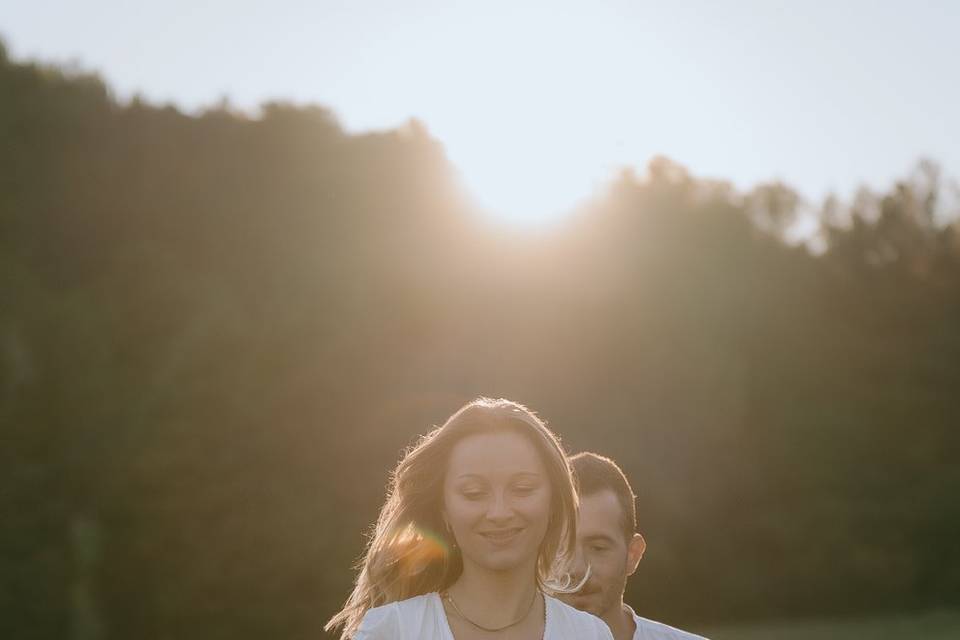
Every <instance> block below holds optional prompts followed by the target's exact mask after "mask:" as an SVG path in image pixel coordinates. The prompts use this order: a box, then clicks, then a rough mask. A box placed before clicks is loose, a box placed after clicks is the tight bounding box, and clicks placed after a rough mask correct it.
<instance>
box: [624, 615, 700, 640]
mask: <svg viewBox="0 0 960 640" xmlns="http://www.w3.org/2000/svg"><path fill="white" fill-rule="evenodd" d="M630 611H631V612H633V609H631V610H630ZM633 621H634V622H635V623H636V625H637V630H636V632H635V633H634V634H633V640H706V638H704V637H703V636H698V635H697V634H695V633H690V632H688V631H681V630H680V629H677V628H674V627H671V626H670V625H668V624H663V623H662V622H657V621H656V620H648V619H646V618H641V617H640V616H638V615H637V614H636V613H635V612H633Z"/></svg>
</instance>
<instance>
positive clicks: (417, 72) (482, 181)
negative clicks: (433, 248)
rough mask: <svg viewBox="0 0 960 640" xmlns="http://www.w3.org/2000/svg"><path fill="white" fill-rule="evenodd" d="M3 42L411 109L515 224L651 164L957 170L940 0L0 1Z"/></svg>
mask: <svg viewBox="0 0 960 640" xmlns="http://www.w3.org/2000/svg"><path fill="white" fill-rule="evenodd" d="M0 37H2V38H3V39H4V41H5V43H6V46H7V48H8V50H9V52H10V54H11V55H12V56H13V57H14V58H15V59H19V60H24V59H33V60H40V61H44V62H54V63H70V64H78V65H79V66H80V67H81V68H83V69H87V70H91V71H96V72H98V73H100V74H101V75H102V76H103V77H104V79H105V80H106V81H107V82H108V84H109V85H110V86H111V87H112V89H113V90H114V92H115V94H116V96H117V97H118V98H119V99H121V100H126V99H129V98H130V97H131V96H132V95H134V94H136V93H140V94H141V95H142V96H144V97H145V98H146V99H148V100H150V101H152V102H156V103H161V104H165V103H174V104H176V105H178V106H179V107H180V108H182V109H183V110H185V111H187V112H190V113H197V112H199V111H201V110H202V109H203V108H204V107H205V106H209V105H212V104H214V103H217V102H218V101H220V100H221V99H222V98H224V97H226V98H228V99H229V101H230V103H231V104H232V105H234V106H235V107H237V108H241V109H244V110H247V111H249V112H250V113H255V112H256V109H257V107H258V105H260V104H261V103H262V102H264V101H267V100H276V99H281V100H287V101H292V102H296V103H299V104H306V103H317V104H321V105H324V106H326V107H328V108H330V109H332V110H333V111H334V112H335V113H336V114H337V116H338V118H339V119H340V122H341V123H342V124H343V125H344V127H345V128H346V129H347V130H349V131H351V132H361V131H367V130H382V129H389V128H394V127H397V126H400V125H402V124H404V123H405V122H407V121H408V120H409V119H410V118H417V119H418V120H420V121H422V122H423V123H424V124H425V125H426V127H427V129H428V130H429V131H430V133H431V134H432V135H433V136H434V137H436V138H437V139H439V140H440V141H441V142H442V143H443V144H444V147H445V149H446V151H447V155H448V157H449V158H450V160H451V162H452V163H453V164H454V166H455V167H456V168H457V170H458V172H459V174H460V178H461V181H462V183H463V185H464V186H465V188H466V189H467V190H468V192H469V193H470V194H471V195H472V196H473V197H474V198H475V199H476V201H477V203H478V204H479V205H480V206H481V207H483V208H484V209H485V210H487V211H489V212H490V213H491V215H492V216H494V218H496V219H499V220H502V221H508V222H515V223H518V224H540V223H543V222H547V221H550V220H554V219H558V217H560V216H562V215H563V214H564V213H565V212H567V211H570V210H572V209H573V208H574V207H575V206H576V205H577V204H578V203H579V202H581V201H582V200H583V199H585V198H588V197H590V196H591V195H592V194H594V193H595V192H596V190H597V189H600V188H602V187H603V186H604V185H605V184H606V183H607V182H609V181H610V180H611V179H612V178H613V177H614V176H616V174H617V173H618V172H619V171H620V170H621V169H622V168H623V167H633V168H635V169H636V170H638V171H640V172H642V170H643V168H644V167H645V166H646V165H647V163H648V162H649V160H650V159H651V158H652V157H653V156H655V155H665V156H668V157H670V158H671V159H673V160H675V161H676V162H679V163H680V164H683V165H684V166H686V167H687V168H688V169H690V171H691V172H692V173H694V174H695V175H698V176H702V177H708V178H715V179H726V180H730V181H732V182H733V183H734V184H735V185H736V186H737V187H739V188H741V189H748V188H750V187H751V186H753V185H756V184H758V183H760V182H763V181H770V180H782V181H784V182H786V183H787V184H789V185H791V186H792V187H794V188H796V189H797V190H799V191H800V192H801V193H802V194H803V195H804V196H805V197H806V198H807V199H808V200H809V201H810V202H812V203H816V202H819V201H820V200H822V198H823V197H824V196H826V195H827V194H828V193H831V192H835V193H837V194H838V195H840V196H841V198H846V199H849V198H850V197H852V195H853V193H854V191H855V189H856V188H857V187H858V185H860V184H867V185H869V186H871V187H873V188H876V189H885V188H888V187H889V186H890V185H891V184H892V183H893V181H894V180H895V179H897V178H899V177H903V176H905V175H906V174H907V173H908V172H909V171H910V169H911V168H912V167H913V166H914V165H915V163H916V161H917V160H918V159H919V158H920V157H928V158H931V159H933V160H935V161H937V162H939V163H940V164H941V166H942V167H943V169H944V172H945V173H946V174H947V175H949V176H958V175H960V80H958V78H960V1H956V0H914V1H912V2H903V1H900V0H882V1H872V2H867V1H863V0H840V1H836V0H834V1H821V0H803V1H801V0H794V1H792V2H785V1H782V0H766V1H763V0H741V1H738V2H733V1H728V2H724V1H722V0H713V1H709V0H673V1H671V2H647V1H645V0H632V1H631V0H590V1H589V2H581V1H578V2H565V1H564V0H542V1H541V0H526V1H525V0H512V1H508V2H503V1H501V0H482V1H476V2H457V1H454V0H447V1H443V2H441V1H435V0H404V1H403V2H398V1H397V0H393V1H389V0H336V1H326V0H314V1H305V0H301V1H295V0H271V1H270V2H266V1H260V0H258V1H252V0H202V1H201V0H191V1H189V2H188V1H183V0H165V1H164V2H152V3H144V2H129V1H123V0H87V1H86V2H82V3H80V2H73V1H67V0H59V1H51V0H30V1H29V2H26V1H20V0H0ZM0 99H2V97H0Z"/></svg>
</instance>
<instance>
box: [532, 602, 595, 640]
mask: <svg viewBox="0 0 960 640" xmlns="http://www.w3.org/2000/svg"><path fill="white" fill-rule="evenodd" d="M546 600H547V607H548V609H549V614H548V615H549V616H550V618H551V621H550V623H549V624H550V626H551V627H553V626H554V625H556V627H557V628H562V629H564V630H566V631H568V632H572V633H573V634H574V635H573V636H571V637H576V638H608V637H610V636H609V635H608V634H609V633H610V629H609V628H608V627H607V624H606V623H605V622H604V621H603V620H601V619H600V618H598V617H596V616H594V615H591V614H589V613H587V612H586V611H581V610H580V609H577V608H575V607H571V606H570V605H568V604H567V603H565V602H563V601H561V600H558V599H557V598H553V597H551V596H547V597H546Z"/></svg>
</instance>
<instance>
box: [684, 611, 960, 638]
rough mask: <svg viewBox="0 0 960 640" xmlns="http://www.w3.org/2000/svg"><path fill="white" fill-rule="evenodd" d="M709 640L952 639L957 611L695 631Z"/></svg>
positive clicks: (958, 634) (959, 622)
mask: <svg viewBox="0 0 960 640" xmlns="http://www.w3.org/2000/svg"><path fill="white" fill-rule="evenodd" d="M698 632H699V633H702V634H705V635H706V636H707V637H708V638H710V639H711V640H760V639H761V638H763V639H764V640H769V639H775V640H800V639H801V638H803V639H804V640H861V639H863V640H866V639H868V638H869V640H894V639H896V640H904V639H905V638H910V639H914V638H916V639H918V640H920V639H922V640H956V639H957V638H960V611H958V610H940V611H931V612H926V613H919V614H898V615H879V616H871V617H861V618H845V619H819V620H804V621H792V622H781V623H775V622H768V623H763V624H755V625H742V626H737V625H731V626H723V627H715V628H707V629H700V630H698Z"/></svg>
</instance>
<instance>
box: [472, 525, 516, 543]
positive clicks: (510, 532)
mask: <svg viewBox="0 0 960 640" xmlns="http://www.w3.org/2000/svg"><path fill="white" fill-rule="evenodd" d="M521 531H523V528H522V527H513V528H511V529H501V530H499V531H481V532H480V535H481V536H483V537H484V538H486V539H487V540H489V541H490V542H493V543H495V544H506V543H508V542H511V541H512V540H513V539H514V538H516V537H517V535H518V534H519V533H520V532H521Z"/></svg>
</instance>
